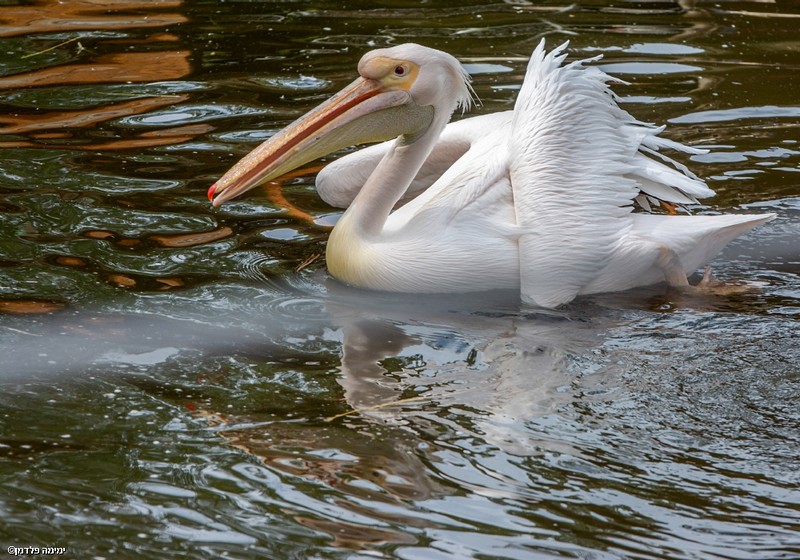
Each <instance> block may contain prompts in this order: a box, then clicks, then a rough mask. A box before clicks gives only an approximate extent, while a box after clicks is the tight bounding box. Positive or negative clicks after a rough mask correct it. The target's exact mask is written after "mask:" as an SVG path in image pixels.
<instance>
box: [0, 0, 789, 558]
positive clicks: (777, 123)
mask: <svg viewBox="0 0 800 560" xmlns="http://www.w3.org/2000/svg"><path fill="white" fill-rule="evenodd" d="M798 24H800V10H799V9H798V8H797V7H796V6H794V5H793V4H791V3H781V2H777V3H769V2H755V1H753V2H745V1H742V2H713V3H712V2H693V1H680V2H627V1H619V2H612V3H608V2H600V1H588V0H587V1H580V2H569V3H566V2H553V1H545V2H524V1H520V2H510V1H509V2H498V3H495V4H485V3H477V2H467V3H466V4H465V3H464V2H459V3H455V2H440V3H437V4H435V5H428V4H424V3H423V4H420V3H418V2H391V3H384V4H382V7H380V8H374V7H373V5H372V4H368V3H358V2H351V3H350V4H345V5H342V4H341V3H340V2H338V3H333V2H330V3H326V2H313V3H310V2H287V3H277V2H276V3H270V2H224V3H220V2H192V3H183V2H180V1H178V0H165V1H163V2H157V3H156V2H139V1H135V0H126V1H123V2H115V3H113V7H112V8H111V9H109V7H108V6H103V5H100V4H86V3H78V2H63V3H57V2H50V1H47V0H39V1H36V2H32V3H22V2H5V3H3V5H2V6H0V38H1V39H0V41H2V46H3V48H2V49H0V102H2V108H0V214H2V220H0V349H2V358H1V359H0V487H1V488H2V491H0V519H1V520H2V521H0V544H2V545H3V546H8V545H14V546H40V547H44V546H64V547H67V548H68V552H67V555H66V556H68V557H74V558H111V557H119V558H132V557H140V558H141V557H144V558H184V557H186V556H187V555H191V556H192V557H198V558H222V557H225V558H276V559H284V558H353V559H356V558H401V559H415V560H416V559H436V560H439V559H461V558H513V559H528V558H556V557H564V558H584V559H589V558H591V559H616V558H653V559H656V558H704V559H705V558H726V559H730V558H736V559H754V558H763V559H776V558H786V559H788V558H796V557H798V556H800V475H798V473H800V444H798V441H800V429H798V426H800V409H798V405H797V403H798V402H800V373H799V372H798V367H797V364H798V362H800V350H798V348H800V340H799V339H800V335H798V319H799V318H800V311H799V310H800V306H798V300H800V279H799V278H798V272H800V242H798V234H800V225H799V224H800V144H798V142H800V134H798V130H799V129H800V98H798V95H797V91H800V40H798V38H797V26H798ZM543 37H544V38H545V39H546V40H547V44H548V45H549V46H551V47H553V46H555V45H557V44H560V43H561V42H563V41H565V40H569V41H570V59H575V58H585V57H591V56H596V55H598V54H602V55H603V59H602V61H601V62H599V64H600V65H601V66H602V67H603V68H604V69H605V70H606V71H608V72H610V73H613V74H614V75H616V76H618V77H619V78H620V80H621V81H624V82H625V83H619V84H616V85H615V86H614V89H615V91H616V92H617V93H618V94H619V95H620V97H621V101H622V103H623V104H624V107H625V108H626V109H627V110H629V111H631V112H632V113H633V114H634V115H635V116H637V117H639V118H641V119H642V120H645V121H650V122H655V123H662V124H667V125H668V129H667V132H666V133H665V134H666V135H667V136H668V137H670V138H673V139H675V140H678V141H681V142H685V143H687V144H690V145H695V146H703V147H706V148H708V149H709V153H708V154H705V155H700V156H693V157H692V158H691V159H688V158H684V159H683V160H682V161H683V162H684V163H686V164H687V165H689V166H690V167H691V168H692V169H693V170H694V171H696V172H697V173H698V174H699V175H701V176H702V177H704V178H706V179H707V180H708V182H709V185H710V186H711V187H712V188H713V189H715V190H716V191H717V193H718V194H717V196H716V197H715V198H713V199H709V200H707V201H704V202H705V205H704V206H702V207H700V208H697V209H695V211H696V212H707V213H715V212H776V213H777V214H778V219H777V220H775V221H774V222H771V223H770V224H767V225H766V226H763V227H761V228H759V229H758V230H756V231H754V232H752V233H751V234H749V235H748V236H746V237H744V238H742V239H740V240H738V241H736V242H735V243H733V244H732V245H731V246H730V247H729V248H728V249H726V251H725V252H724V253H723V254H722V255H721V256H720V257H719V258H718V259H717V261H716V262H715V263H714V268H715V270H716V272H717V274H718V275H719V276H721V277H723V278H739V279H746V280H748V281H750V282H752V283H755V284H757V285H758V288H759V289H758V290H754V291H752V292H749V293H744V294H739V295H734V296H730V297H717V298H701V297H688V296H686V295H682V294H679V293H675V292H672V291H670V290H668V289H666V288H665V287H664V286H654V287H650V288H646V289H641V290H636V291H632V292H626V293H622V294H608V295H602V296H595V297H591V298H582V299H579V300H577V301H576V302H574V303H573V304H571V305H569V306H567V307H565V308H564V309H560V310H557V311H553V312H541V311H538V310H535V309H529V308H525V307H522V306H520V304H519V302H518V300H517V297H516V294H509V293H489V294H479V295H471V296H468V297H462V296H458V295H454V296H446V297H444V296H436V297H432V296H431V297H428V296H426V297H411V296H393V295H380V294H369V293H365V292H363V291H359V290H353V289H348V288H345V287H343V286H341V285H339V284H338V283H336V282H335V281H333V280H331V279H330V278H329V277H328V276H327V274H326V272H325V265H324V258H323V257H321V256H320V255H323V254H324V248H325V241H326V238H327V235H328V232H329V228H330V225H331V224H332V223H333V222H334V221H335V219H336V217H337V216H338V215H339V211H337V210H336V209H333V208H330V207H328V206H326V205H325V204H324V203H323V202H321V201H320V200H319V198H318V197H317V195H316V193H315V191H314V188H313V174H311V173H310V174H307V175H300V176H296V177H294V178H292V179H289V180H287V181H286V182H285V183H284V185H283V186H282V187H280V188H279V187H277V186H274V185H273V186H267V187H265V188H263V189H256V190H254V191H253V192H251V193H249V194H248V195H247V196H245V197H242V198H241V199H237V200H236V201H233V202H231V203H229V204H226V205H225V206H224V207H223V208H222V209H219V210H213V209H212V208H211V207H210V205H209V204H208V201H207V199H206V198H205V193H206V190H207V188H208V186H209V185H210V184H211V183H213V182H214V180H215V179H216V178H218V177H219V176H220V175H221V174H222V173H223V172H224V171H225V170H226V169H227V168H228V167H229V166H230V165H232V164H233V163H234V162H235V161H236V160H237V159H238V158H239V157H241V156H242V155H244V154H245V153H247V151H249V150H250V149H252V147H254V146H255V145H256V144H257V143H258V142H260V141H262V140H263V139H265V138H267V137H269V136H270V135H271V134H272V133H273V132H274V131H275V130H277V129H279V128H280V127H282V126H284V125H285V124H287V123H288V122H289V121H291V120H292V119H294V118H296V117H297V116H298V115H300V114H302V113H303V112H304V111H306V110H308V109H310V108H311V107H312V106H314V105H315V104H316V103H318V102H320V101H321V100H323V99H325V98H327V97H328V96H330V95H331V94H332V93H334V92H335V91H337V90H338V89H339V88H340V87H342V86H343V85H345V84H347V83H349V82H350V81H351V80H352V79H353V76H354V73H355V65H356V62H357V60H358V58H359V57H360V56H361V54H362V53H363V52H365V51H366V50H368V49H370V48H373V47H380V46H387V45H391V44H397V43H401V42H405V41H416V42H420V43H424V44H426V45H429V46H432V47H435V48H440V49H443V50H446V51H448V52H450V53H452V54H454V55H455V56H457V57H458V58H459V59H460V60H462V61H463V63H464V64H465V66H466V67H467V69H468V70H469V71H470V72H471V73H472V75H473V77H474V82H473V84H474V87H475V90H476V92H477V94H478V96H479V97H480V99H481V102H482V104H481V106H480V107H478V108H477V109H476V110H475V111H474V112H476V113H484V112H493V111H498V110H505V109H509V108H510V107H511V106H512V104H513V102H514V99H515V95H516V92H517V91H518V88H519V84H520V81H521V78H522V75H523V72H524V68H525V63H526V60H527V56H528V54H529V53H530V51H531V50H532V49H533V47H534V46H535V45H536V44H537V43H538V42H539V40H540V39H541V38H543ZM332 157H336V156H332ZM323 163H324V162H323Z"/></svg>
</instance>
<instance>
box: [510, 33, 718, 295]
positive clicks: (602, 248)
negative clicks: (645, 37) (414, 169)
mask: <svg viewBox="0 0 800 560" xmlns="http://www.w3.org/2000/svg"><path fill="white" fill-rule="evenodd" d="M565 48H566V44H564V45H561V46H560V47H558V48H556V49H555V50H553V51H552V52H550V53H549V54H545V51H544V41H542V42H541V43H540V44H539V46H538V47H536V49H535V50H534V52H533V55H532V56H531V60H530V63H529V64H528V70H527V73H526V76H525V81H524V83H523V85H522V89H521V90H520V93H519V97H518V98H517V102H516V105H515V107H514V114H513V118H512V134H511V137H510V139H509V153H510V164H509V165H510V177H511V186H512V189H513V193H514V205H515V212H516V219H517V224H518V226H519V227H520V230H521V231H522V235H521V237H520V242H519V243H520V245H519V247H520V281H521V291H522V298H523V299H524V300H525V301H527V302H530V303H534V304H536V305H541V306H544V307H555V306H557V305H560V304H562V303H566V302H568V301H570V300H572V299H573V298H574V297H575V296H576V295H577V294H578V293H579V292H580V291H581V288H582V287H584V286H586V285H587V284H589V283H591V282H592V280H593V279H594V278H595V277H596V276H597V274H598V273H599V271H600V270H602V269H603V268H604V267H606V266H607V265H608V263H609V262H610V260H611V257H612V255H613V254H614V251H615V250H616V249H617V247H618V245H619V243H620V241H621V239H622V238H623V237H624V236H625V234H626V233H627V232H628V231H629V230H630V229H631V227H632V224H633V222H632V217H631V210H632V204H633V201H634V199H636V197H637V196H639V195H640V194H642V193H644V194H646V195H650V196H651V197H653V198H657V199H662V200H668V201H673V202H679V203H690V202H694V201H695V199H696V198H697V197H703V196H709V195H711V194H713V192H712V191H711V190H710V189H708V188H707V187H706V186H705V185H704V184H703V182H702V181H700V180H699V179H697V177H695V176H693V175H691V174H689V173H688V172H687V170H686V169H685V168H683V167H682V166H680V165H679V164H677V163H674V162H672V160H670V159H669V158H665V157H664V156H661V154H658V153H657V151H658V150H659V149H660V148H679V149H683V147H682V146H681V145H680V144H677V143H674V142H671V141H669V140H665V139H663V138H659V137H658V136H657V135H658V133H659V132H660V131H661V129H659V128H656V127H653V126H649V125H645V124H644V123H641V122H639V121H637V120H636V119H634V118H633V117H632V116H631V115H629V114H628V113H627V112H626V111H623V110H622V109H621V108H620V107H619V106H618V105H617V103H616V101H615V98H614V95H613V93H612V92H611V90H610V89H609V88H608V86H607V85H606V82H607V81H608V80H610V79H611V78H610V77H609V76H608V75H607V74H605V73H604V72H602V71H601V70H599V69H598V68H596V67H586V66H584V64H585V62H586V61H578V62H573V63H571V64H568V65H566V66H561V63H562V62H563V60H564V58H565V57H566V55H565V54H562V53H563V51H564V49H565ZM645 153H649V154H651V155H652V154H655V155H656V156H657V157H659V158H660V159H662V160H663V161H666V162H667V163H668V164H669V165H666V164H665V163H662V162H660V161H656V160H654V159H651V158H650V157H648V156H646V155H645ZM641 198H642V197H640V199H641ZM645 203H646V200H645Z"/></svg>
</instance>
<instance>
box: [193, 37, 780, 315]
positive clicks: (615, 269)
mask: <svg viewBox="0 0 800 560" xmlns="http://www.w3.org/2000/svg"><path fill="white" fill-rule="evenodd" d="M565 48H566V44H564V45H562V46H560V47H558V48H557V49H555V50H554V51H552V52H551V53H549V54H546V53H545V50H544V42H542V43H540V44H539V46H538V47H537V48H536V49H535V50H534V51H533V54H532V56H531V59H530V62H529V64H528V69H527V73H526V75H525V80H524V83H523V84H522V89H521V90H520V92H519V96H518V97H517V101H516V104H515V106H514V110H513V111H507V112H503V113H496V114H490V115H484V116H478V117H474V118H470V119H465V120H461V121H459V122H455V123H453V124H450V125H448V124H447V123H448V121H449V120H450V117H451V115H452V113H453V112H454V111H455V110H457V109H461V110H462V111H463V110H466V109H468V108H469V107H470V104H471V88H470V86H469V76H468V75H467V73H466V72H465V71H464V69H463V68H462V66H461V64H460V63H459V62H458V61H457V60H456V59H455V58H453V57H452V56H450V55H449V54H446V53H443V52H440V51H437V50H433V49H430V48H426V47H422V46H420V45H415V44H405V45H399V46H396V47H391V48H387V49H378V50H374V51H371V52H368V53H367V54H365V55H364V56H363V58H362V59H361V61H360V62H359V64H358V72H359V74H360V77H359V78H357V79H356V80H355V81H354V82H353V83H352V84H350V85H349V86H347V87H346V88H344V89H343V90H342V91H340V92H339V93H337V94H336V95H335V96H334V97H333V98H331V99H330V100H329V101H327V102H325V103H323V104H321V105H320V106H318V107H317V108H315V109H313V110H312V111H310V112H309V113H307V114H306V115H305V116H303V117H301V118H300V119H298V120H297V121H295V122H293V123H292V124H290V125H289V126H287V127H286V128H285V129H283V130H281V131H280V132H278V133H277V134H275V135H274V136H272V137H271V138H270V139H268V140H267V141H266V142H264V143H263V144H261V145H260V146H258V147H257V148H256V149H255V150H253V151H252V152H251V153H250V154H248V155H247V156H245V157H244V158H243V159H242V160H241V161H239V163H237V164H236V165H234V166H233V168H231V169H230V170H229V171H228V172H227V173H226V174H225V175H224V176H223V177H222V178H221V179H220V180H219V181H217V182H216V183H215V184H214V185H212V187H211V188H210V189H209V193H208V194H209V199H211V200H212V201H213V204H214V206H219V205H220V204H222V203H223V202H225V201H226V200H230V199H231V198H233V197H235V196H238V195H240V194H242V193H243V192H245V191H247V190H248V189H251V188H252V187H255V186H256V185H259V184H261V183H264V182H266V181H269V180H272V179H274V178H276V177H278V176H280V175H282V174H284V173H286V172H288V171H290V170H292V169H295V168H297V167H299V166H300V165H303V164H305V163H307V162H309V161H312V160H314V159H317V158H319V157H321V156H323V155H325V154H328V153H331V152H333V151H335V150H338V149H341V148H344V147H347V146H352V145H356V144H361V143H367V142H376V141H384V140H388V139H394V140H391V141H388V142H383V143H382V144H378V145H375V146H371V147H369V148H366V149H364V150H361V151H359V152H356V153H354V154H351V155H347V156H345V157H342V158H340V159H339V160H338V161H336V162H334V163H332V164H330V165H329V166H328V167H327V168H325V169H324V170H323V171H322V172H320V173H319V175H318V177H317V188H318V190H319V193H320V195H321V196H322V198H323V199H324V200H325V201H327V202H329V203H330V204H333V205H337V206H341V207H346V208H347V210H346V211H345V212H344V215H342V217H341V218H340V219H339V221H338V222H337V224H336V226H335V227H334V229H333V232H332V233H331V236H330V239H329V241H328V245H327V264H328V269H329V271H330V273H331V274H332V275H333V276H334V277H336V278H338V279H339V280H341V281H343V282H346V283H348V284H353V285H356V286H361V287H364V288H372V289H376V290H387V291H395V292H410V293H422V292H429V293H437V292H469V291H481V290H489V289H496V288H518V289H519V290H520V293H521V296H522V299H523V301H525V302H528V303H532V304H534V305H538V306H542V307H556V306H558V305H561V304H564V303H567V302H569V301H571V300H572V299H573V298H575V297H576V296H578V295H580V294H591V293H597V292H609V291H621V290H626V289H628V288H632V287H635V286H642V285H647V284H653V283H657V282H660V281H664V280H666V281H667V282H668V283H669V284H671V285H674V286H688V285H689V284H688V281H687V274H691V273H692V272H693V271H694V270H696V269H697V268H698V267H700V266H702V265H703V264H705V263H707V262H708V261H709V260H711V259H712V258H713V257H714V256H715V255H716V254H717V253H718V252H719V251H720V250H721V249H722V247H723V246H724V245H725V244H726V243H728V242H729V241H730V240H732V239H733V238H735V237H737V236H738V235H741V234H742V233H744V232H746V231H748V230H749V229H751V228H753V227H755V226H756V225H759V224H762V223H764V222H767V221H769V220H771V219H772V218H773V217H774V215H773V214H764V215H721V216H688V215H664V214H649V213H633V212H632V210H633V205H634V202H635V201H638V202H639V203H640V204H641V205H642V206H644V207H645V208H646V209H648V210H649V203H648V201H658V200H662V201H666V202H671V203H677V204H689V203H695V202H697V198H702V197H707V196H711V195H713V194H714V192H713V191H712V190H711V189H709V188H708V187H707V186H706V185H705V184H704V183H703V182H702V181H701V180H700V179H698V178H697V177H696V176H695V175H694V174H692V173H691V172H690V171H688V170H687V169H686V168H685V167H683V166H682V165H680V164H678V163H676V162H674V161H673V160H671V159H670V158H668V157H666V156H664V155H662V154H660V153H659V152H658V150H659V149H661V148H671V149H677V150H681V151H684V152H689V153H701V151H700V150H695V149H692V148H687V147H686V146H683V145H681V144H678V143H676V142H672V141H670V140H666V139H664V138H661V137H659V136H658V134H659V133H660V132H661V131H662V130H663V127H662V128H657V127H654V126H652V125H647V124H644V123H642V122H639V121H637V120H636V119H634V118H633V117H632V116H631V115H630V114H628V113H627V112H626V111H624V110H622V109H621V108H620V107H619V106H618V105H617V103H616V101H615V98H614V95H613V93H612V92H611V91H610V89H609V88H608V86H607V82H608V81H609V80H610V79H611V78H610V77H609V76H608V75H607V74H605V73H603V72H602V71H601V70H599V69H598V68H596V67H592V66H586V65H585V64H586V62H591V60H590V61H578V62H573V63H571V64H568V65H565V66H562V62H563V60H564V58H565V57H566V54H563V52H564V50H565ZM592 60H594V59H592ZM409 198H410V199H411V200H410V201H409V202H407V203H406V204H404V205H402V206H400V207H398V208H396V209H395V206H396V205H397V203H398V201H400V200H401V199H409ZM393 209H394V210H393Z"/></svg>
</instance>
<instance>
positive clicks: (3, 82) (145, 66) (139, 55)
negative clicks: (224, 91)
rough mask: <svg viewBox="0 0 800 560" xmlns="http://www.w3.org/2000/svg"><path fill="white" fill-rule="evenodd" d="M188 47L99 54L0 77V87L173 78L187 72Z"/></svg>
mask: <svg viewBox="0 0 800 560" xmlns="http://www.w3.org/2000/svg"><path fill="white" fill-rule="evenodd" d="M189 54H190V51H188V50H177V51H158V52H133V53H114V54H107V55H100V56H98V57H96V58H94V59H92V60H88V61H86V62H83V63H80V64H65V65H63V66H55V67H52V68H42V69H40V70H33V71H31V72H25V73H22V74H14V75H12V76H6V77H3V78H0V89H12V88H27V87H42V86H55V85H58V86H63V85H75V84H103V83H106V84H107V83H122V84H125V83H128V82H154V81H165V80H177V79H179V78H182V77H183V76H186V75H187V74H189V72H190V71H191V65H190V64H189Z"/></svg>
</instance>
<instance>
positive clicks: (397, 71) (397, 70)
mask: <svg viewBox="0 0 800 560" xmlns="http://www.w3.org/2000/svg"><path fill="white" fill-rule="evenodd" d="M407 73H408V69H407V68H406V67H405V66H403V65H402V64H398V65H397V66H395V67H394V75H395V76H405V75H406V74H407Z"/></svg>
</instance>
